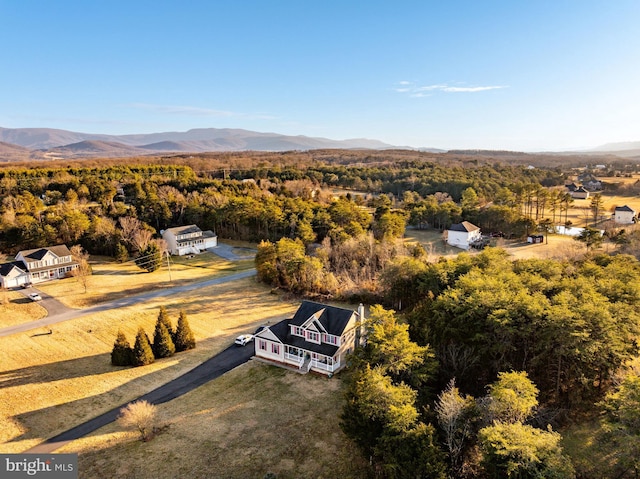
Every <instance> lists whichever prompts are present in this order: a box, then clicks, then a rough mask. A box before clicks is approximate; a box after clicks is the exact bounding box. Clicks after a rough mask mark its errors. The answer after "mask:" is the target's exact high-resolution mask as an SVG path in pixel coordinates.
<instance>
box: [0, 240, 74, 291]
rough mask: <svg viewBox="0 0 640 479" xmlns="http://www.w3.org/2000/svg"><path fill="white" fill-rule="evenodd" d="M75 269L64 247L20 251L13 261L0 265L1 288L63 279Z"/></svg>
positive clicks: (67, 250) (69, 252)
mask: <svg viewBox="0 0 640 479" xmlns="http://www.w3.org/2000/svg"><path fill="white" fill-rule="evenodd" d="M77 267H78V263H76V262H75V261H73V258H72V257H71V251H69V248H67V247H66V246H65V245H58V246H50V247H47V248H36V249H30V250H26V251H20V252H19V253H18V254H17V255H16V259H15V261H12V262H10V263H4V264H2V265H0V283H1V284H2V287H3V288H13V287H16V286H20V285H22V284H25V283H41V282H43V281H49V280H52V279H59V278H64V277H65V276H67V274H69V273H71V272H72V271H73V270H74V269H76V268H77Z"/></svg>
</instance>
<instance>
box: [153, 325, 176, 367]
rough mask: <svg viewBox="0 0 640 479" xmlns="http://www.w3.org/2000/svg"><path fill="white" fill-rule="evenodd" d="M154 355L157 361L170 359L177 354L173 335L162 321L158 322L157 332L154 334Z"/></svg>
mask: <svg viewBox="0 0 640 479" xmlns="http://www.w3.org/2000/svg"><path fill="white" fill-rule="evenodd" d="M152 349H153V355H154V356H155V357H156V359H160V358H168V357H169V356H173V355H174V354H175V352H176V347H175V345H174V344H173V340H172V339H171V335H170V334H169V331H167V327H166V326H165V325H164V323H163V322H162V321H160V319H158V321H157V322H156V330H155V332H154V334H153V348H152Z"/></svg>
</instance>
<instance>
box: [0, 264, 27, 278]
mask: <svg viewBox="0 0 640 479" xmlns="http://www.w3.org/2000/svg"><path fill="white" fill-rule="evenodd" d="M24 268H25V266H24V263H23V262H22V261H11V262H9V263H2V264H0V276H8V275H9V274H10V273H11V271H13V270H14V269H19V270H20V271H22V272H23V273H24V272H25V270H24Z"/></svg>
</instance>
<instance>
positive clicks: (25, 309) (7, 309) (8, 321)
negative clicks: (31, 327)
mask: <svg viewBox="0 0 640 479" xmlns="http://www.w3.org/2000/svg"><path fill="white" fill-rule="evenodd" d="M46 315H47V310H46V309H44V308H43V307H42V306H40V305H39V304H38V303H34V302H33V301H31V300H30V299H29V298H27V297H26V296H25V295H23V294H20V293H18V292H16V291H10V290H5V291H2V290H0V328H6V327H9V326H14V325H16V324H21V323H24V322H26V321H34V320H36V319H40V318H44V317H45V316H46Z"/></svg>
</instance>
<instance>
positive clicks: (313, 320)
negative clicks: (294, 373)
mask: <svg viewBox="0 0 640 479" xmlns="http://www.w3.org/2000/svg"><path fill="white" fill-rule="evenodd" d="M363 323H364V306H362V304H361V305H360V306H359V307H358V311H357V312H356V311H352V310H350V309H345V308H337V307H335V306H327V305H325V304H321V303H315V302H313V301H303V302H302V304H301V305H300V307H299V308H298V311H296V314H295V315H294V316H293V318H291V319H286V320H284V321H280V322H279V323H277V324H274V325H273V326H265V327H264V328H263V329H262V330H260V331H259V332H257V333H256V335H255V341H254V342H255V350H256V353H255V354H256V356H257V357H258V358H263V359H267V360H270V361H275V362H277V363H281V364H283V365H286V366H290V367H293V368H297V369H298V370H299V371H301V372H304V373H306V372H308V371H316V372H319V373H322V374H327V375H331V374H333V373H335V372H336V371H338V370H339V369H341V368H343V367H344V366H345V364H346V360H345V358H346V356H347V354H349V353H351V352H352V351H353V350H354V349H355V347H356V346H358V345H359V344H360V341H361V339H362V333H361V329H362V328H363Z"/></svg>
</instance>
